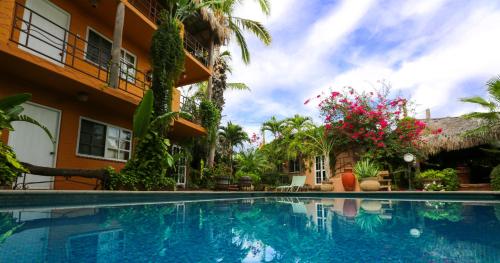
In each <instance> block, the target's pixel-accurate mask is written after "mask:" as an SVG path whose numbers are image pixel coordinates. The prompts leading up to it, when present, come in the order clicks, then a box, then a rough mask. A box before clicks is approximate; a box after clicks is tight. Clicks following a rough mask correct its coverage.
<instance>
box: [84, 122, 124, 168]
mask: <svg viewBox="0 0 500 263" xmlns="http://www.w3.org/2000/svg"><path fill="white" fill-rule="evenodd" d="M79 136H80V137H79V138H80V139H79V142H78V154H81V155H86V156H93V157H101V158H105V159H112V160H123V161H126V160H128V159H129V158H130V151H131V147H132V133H131V132H130V131H129V130H125V129H122V128H118V127H115V126H111V125H106V124H102V123H97V122H94V121H90V120H87V119H81V121H80V135H79Z"/></svg>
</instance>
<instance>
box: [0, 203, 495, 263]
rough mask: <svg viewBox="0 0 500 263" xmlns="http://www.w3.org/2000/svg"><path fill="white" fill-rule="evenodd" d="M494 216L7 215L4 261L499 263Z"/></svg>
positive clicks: (415, 209) (197, 209)
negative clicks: (391, 262) (496, 262)
mask: <svg viewBox="0 0 500 263" xmlns="http://www.w3.org/2000/svg"><path fill="white" fill-rule="evenodd" d="M495 212H496V213H495ZM495 215H497V216H499V217H500V207H499V206H498V205H494V204H478V203H447V202H430V201H427V202H404V201H390V200H359V199H299V198H272V199H246V200H233V201H214V202H178V203H169V204H156V205H136V206H116V207H101V208H81V209H52V210H30V211H26V210H15V211H3V212H1V213H0V262H108V263H110V262H240V261H243V262H297V261H300V262H325V261H326V262H343V261H363V262H382V261H383V262H390V261H396V262H401V261H402V262H415V261H418V262H495V260H496V259H498V258H500V238H499V237H500V221H499V220H500V218H497V217H496V216H495ZM485 233H487V235H486V234H485Z"/></svg>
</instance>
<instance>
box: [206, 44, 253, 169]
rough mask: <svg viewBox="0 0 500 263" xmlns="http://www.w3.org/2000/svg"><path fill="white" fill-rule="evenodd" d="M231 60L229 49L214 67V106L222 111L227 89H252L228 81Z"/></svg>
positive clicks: (211, 154)
mask: <svg viewBox="0 0 500 263" xmlns="http://www.w3.org/2000/svg"><path fill="white" fill-rule="evenodd" d="M229 60H231V53H230V52H229V51H225V52H223V53H221V54H219V56H218V57H217V58H216V59H215V64H214V68H213V74H212V77H211V79H212V85H213V94H212V98H211V100H212V102H213V103H214V106H215V107H216V108H217V109H218V110H219V112H220V113H222V110H223V109H224V104H225V100H224V92H225V91H226V90H227V89H231V90H250V88H249V87H248V86H247V85H246V84H245V83H228V82H227V74H228V73H231V72H232V70H231V67H230V66H229ZM219 125H220V119H219V120H217V126H216V127H219ZM214 137H215V136H212V137H211V138H210V139H209V142H208V143H209V153H208V162H207V163H208V167H213V165H214V159H215V150H216V140H215V138H214Z"/></svg>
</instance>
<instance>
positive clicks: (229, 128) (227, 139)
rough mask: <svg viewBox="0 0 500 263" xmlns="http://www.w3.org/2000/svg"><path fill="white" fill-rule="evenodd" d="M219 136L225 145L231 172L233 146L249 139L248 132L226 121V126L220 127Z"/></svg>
mask: <svg viewBox="0 0 500 263" xmlns="http://www.w3.org/2000/svg"><path fill="white" fill-rule="evenodd" d="M219 138H220V139H221V141H222V144H223V145H224V146H225V147H224V148H225V150H226V152H227V155H228V156H229V163H230V166H231V174H232V172H233V154H234V147H236V146H243V143H245V142H247V141H249V139H248V134H247V133H246V132H245V131H243V128H242V127H241V126H239V125H237V124H233V123H232V122H228V123H227V125H226V126H222V127H220V131H219Z"/></svg>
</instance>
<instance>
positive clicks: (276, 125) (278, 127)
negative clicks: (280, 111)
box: [261, 116, 285, 139]
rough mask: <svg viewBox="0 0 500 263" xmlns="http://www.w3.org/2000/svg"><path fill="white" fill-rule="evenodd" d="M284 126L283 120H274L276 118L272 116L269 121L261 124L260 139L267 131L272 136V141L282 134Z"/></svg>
mask: <svg viewBox="0 0 500 263" xmlns="http://www.w3.org/2000/svg"><path fill="white" fill-rule="evenodd" d="M284 124H285V123H284V121H283V120H281V121H280V120H278V119H276V116H272V117H271V119H269V120H268V121H266V122H264V123H262V128H261V130H262V137H265V134H264V132H265V131H269V132H271V133H272V134H273V137H274V139H277V138H279V137H280V136H281V134H282V133H283V128H284V127H285V125H284Z"/></svg>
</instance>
